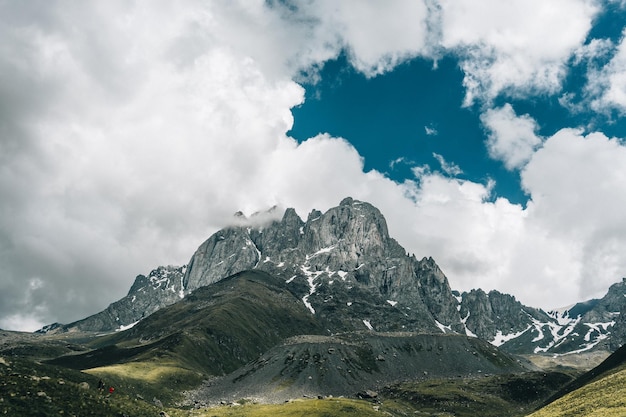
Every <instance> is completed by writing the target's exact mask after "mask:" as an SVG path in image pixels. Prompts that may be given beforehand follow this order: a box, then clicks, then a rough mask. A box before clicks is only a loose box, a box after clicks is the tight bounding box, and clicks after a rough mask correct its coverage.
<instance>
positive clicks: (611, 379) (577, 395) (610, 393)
mask: <svg viewBox="0 0 626 417" xmlns="http://www.w3.org/2000/svg"><path fill="white" fill-rule="evenodd" d="M530 416H532V417H564V416H596V417H623V416H626V369H621V370H619V371H617V372H615V373H613V374H610V375H608V376H605V377H603V378H601V379H599V380H597V381H595V382H592V383H590V384H587V385H585V386H584V387H582V388H579V389H577V390H576V391H573V392H570V393H569V394H567V395H565V396H564V397H561V398H559V399H558V400H556V401H554V402H553V403H551V404H549V405H547V406H546V407H544V408H542V409H541V410H539V411H537V412H535V413H533V414H531V415H530Z"/></svg>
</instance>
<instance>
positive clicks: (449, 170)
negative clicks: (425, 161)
mask: <svg viewBox="0 0 626 417" xmlns="http://www.w3.org/2000/svg"><path fill="white" fill-rule="evenodd" d="M433 157H434V158H435V159H436V160H437V162H439V166H441V170H442V171H443V172H444V173H445V174H446V175H449V176H451V177H456V176H457V175H460V174H462V173H463V170H462V169H461V168H460V167H459V166H458V165H457V164H455V163H454V162H448V161H446V160H445V158H444V157H443V156H442V155H439V154H438V153H435V152H433Z"/></svg>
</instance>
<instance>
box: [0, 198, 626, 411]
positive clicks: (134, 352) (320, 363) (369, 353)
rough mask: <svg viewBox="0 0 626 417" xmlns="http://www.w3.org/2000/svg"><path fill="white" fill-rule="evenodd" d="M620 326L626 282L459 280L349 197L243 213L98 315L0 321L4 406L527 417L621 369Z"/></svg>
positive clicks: (624, 335)
mask: <svg viewBox="0 0 626 417" xmlns="http://www.w3.org/2000/svg"><path fill="white" fill-rule="evenodd" d="M625 339H626V279H622V281H621V282H618V283H616V284H614V285H613V286H611V287H610V288H609V289H608V292H607V294H606V295H605V296H604V297H603V298H602V299H594V300H587V301H584V302H581V303H578V304H576V305H574V306H571V307H569V308H565V309H560V310H555V311H548V312H546V311H543V310H540V309H536V308H533V307H528V306H524V305H522V304H521V303H520V302H518V301H517V300H516V299H515V298H514V297H513V296H511V295H508V294H502V293H500V292H498V291H495V290H492V291H489V292H485V291H483V290H482V289H475V290H472V291H469V292H463V293H460V292H458V291H454V290H452V289H451V288H450V285H449V283H448V279H447V278H446V276H445V274H444V273H443V271H442V270H441V269H440V268H439V267H438V266H437V264H436V262H435V260H433V259H432V258H423V259H417V258H416V257H415V256H414V255H410V254H408V253H407V252H406V250H405V249H404V248H402V247H401V246H400V244H398V242H396V241H395V240H394V239H393V238H392V237H390V236H389V233H388V229H387V225H386V222H385V219H384V217H383V215H382V214H381V213H380V211H379V210H378V209H377V208H375V207H373V206H372V205H370V204H368V203H366V202H361V201H356V200H353V199H352V198H346V199H344V200H343V201H342V202H341V203H340V205H339V206H337V207H334V208H331V209H329V210H328V211H326V212H325V213H321V212H319V211H317V210H313V211H312V212H311V213H310V214H309V215H308V217H307V219H306V221H303V220H302V219H301V218H300V217H299V216H298V215H297V213H296V212H295V210H293V209H287V210H286V211H284V213H283V212H279V211H278V210H277V209H272V210H270V211H269V212H266V213H261V214H257V215H253V216H251V217H250V218H246V217H245V216H243V214H241V213H237V214H236V215H235V217H234V218H233V225H232V226H230V227H227V228H225V229H223V230H220V231H218V232H217V233H215V234H213V235H212V236H211V237H209V238H208V239H207V240H206V241H205V242H204V243H202V245H200V247H199V248H198V249H197V251H196V252H195V253H194V254H193V256H192V257H191V259H190V261H189V263H188V264H187V265H185V266H181V267H174V266H166V267H164V266H161V267H158V268H156V269H154V270H153V271H151V272H150V273H149V274H148V275H147V276H144V275H139V276H138V277H137V278H136V279H135V282H134V283H133V284H132V286H131V288H130V290H129V292H128V295H127V296H125V297H124V298H122V299H121V300H118V301H116V302H114V303H112V304H111V305H109V307H107V308H106V309H105V310H104V311H101V312H99V313H97V314H94V315H92V316H90V317H87V318H85V319H82V320H79V321H77V322H74V323H70V324H59V323H55V324H52V325H49V326H46V327H44V328H43V329H41V330H40V331H38V332H37V333H35V334H24V333H16V332H2V334H1V336H0V371H2V374H3V375H4V376H5V377H6V378H5V379H3V381H5V382H3V383H2V387H0V413H2V412H5V414H7V413H9V414H10V413H13V414H11V415H58V413H59V412H60V411H63V413H65V414H66V415H155V416H156V415H159V413H162V414H161V415H166V414H168V415H180V416H188V415H194V416H202V415H207V416H209V415H210V416H214V415H220V416H221V415H232V416H235V415H304V414H306V415H319V416H322V415H339V416H341V415H355V416H356V415H363V416H367V415H370V414H371V415H379V414H380V412H386V413H388V414H390V415H416V414H419V415H423V416H428V415H458V416H461V415H467V416H470V415H481V416H490V415H494V416H496V415H508V416H523V415H527V414H529V413H531V412H532V411H534V410H535V409H536V408H538V407H539V406H541V405H543V404H544V403H545V402H546V401H547V400H548V399H550V400H551V401H552V400H557V399H558V397H559V395H560V394H559V393H562V395H565V394H568V395H572V394H571V391H573V390H575V389H577V390H580V389H584V388H585V387H587V388H588V386H589V384H591V383H592V382H593V381H597V377H598V375H602V376H603V377H604V376H606V372H608V371H610V370H616V369H617V370H620V372H621V369H622V368H624V367H625V366H624V360H623V357H624V355H623V352H621V351H622V350H618V349H619V348H620V346H622V344H623V343H624V340H625ZM616 351H617V352H616ZM613 352H616V353H613ZM611 354H612V355H611ZM609 355H611V356H609ZM616 355H617V356H616ZM607 356H608V359H607V360H606V361H605V362H603V364H602V365H600V366H601V367H600V368H598V369H600V370H602V372H600V371H596V373H595V374H594V373H593V370H592V371H591V372H592V373H591V375H592V376H593V377H590V376H589V374H586V375H583V379H582V380H577V379H576V378H577V377H578V376H580V375H581V374H582V372H583V371H587V370H589V369H591V368H593V367H594V366H595V365H598V364H599V363H600V362H601V361H602V360H604V359H605V358H606V357H607ZM607 361H608V362H607ZM607 363H608V365H607ZM602 366H604V367H603V368H602ZM615 372H617V371H615ZM584 378H586V379H584ZM594 378H596V379H594ZM94 381H106V384H107V385H110V384H112V386H115V387H116V391H115V393H114V394H104V393H103V392H101V391H98V390H95V389H94V388H93V386H94V385H95V383H94ZM577 381H582V382H578V385H576V384H577ZM568 384H569V385H568ZM90 387H91V388H90ZM567 387H574V388H569V389H568V388H567ZM581 387H582V388H581ZM296 399H297V401H295V400H296ZM281 403H282V404H281ZM220 404H221V405H222V406H219V405H220ZM228 404H230V406H229V405H228ZM235 404H238V405H237V406H235ZM20 413H22V414H20ZM446 413H447V414H446ZM546 415H548V414H546ZM549 415H560V414H549ZM563 415H565V414H563ZM607 415H608V414H607Z"/></svg>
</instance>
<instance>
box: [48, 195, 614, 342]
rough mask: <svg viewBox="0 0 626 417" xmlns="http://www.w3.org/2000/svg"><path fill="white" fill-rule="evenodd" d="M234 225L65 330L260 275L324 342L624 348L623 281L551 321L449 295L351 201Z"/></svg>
mask: <svg viewBox="0 0 626 417" xmlns="http://www.w3.org/2000/svg"><path fill="white" fill-rule="evenodd" d="M235 218H236V221H234V224H233V225H231V226H229V227H226V228H224V229H222V230H219V231H217V232H216V233H214V234H213V235H212V236H210V237H209V238H208V239H207V240H206V241H205V242H203V243H202V244H201V245H200V247H199V248H198V249H197V250H196V252H195V253H194V254H193V256H192V257H191V259H190V261H189V264H188V265H187V266H186V267H172V266H169V267H159V268H156V269H155V270H153V271H151V272H150V273H149V274H148V275H147V276H144V275H139V276H138V277H137V278H136V280H135V282H134V283H133V285H132V287H131V288H130V291H129V293H128V295H127V296H126V297H125V298H123V299H122V300H119V301H117V302H115V303H113V304H111V305H110V306H109V307H108V308H107V309H106V310H104V311H103V312H101V313H98V314H96V315H94V316H91V317H89V318H87V319H84V320H81V321H79V322H76V323H73V324H71V325H68V326H65V327H63V328H64V329H73V328H78V329H80V330H91V331H112V330H118V329H123V328H126V327H128V326H130V325H132V324H134V323H135V322H137V321H139V320H141V319H142V318H144V317H146V315H148V314H151V313H152V312H154V311H156V310H158V309H160V308H162V307H163V306H166V305H169V304H172V303H175V302H177V301H179V300H180V299H181V298H184V297H185V296H186V295H188V294H190V293H191V292H193V291H194V290H197V289H199V288H201V287H205V286H208V285H211V284H213V283H216V282H218V281H221V280H223V279H224V278H227V277H229V276H232V275H234V274H237V273H240V272H242V271H246V270H259V271H264V272H267V273H269V274H270V275H271V276H273V277H276V278H277V279H282V280H283V281H284V282H285V283H286V284H287V285H288V288H289V289H290V291H292V293H293V294H294V295H295V296H297V297H298V298H299V299H300V301H301V302H302V304H303V305H304V306H305V307H306V308H307V309H308V311H309V312H310V313H311V314H314V315H316V316H317V317H318V318H319V319H321V320H322V321H323V322H324V323H325V326H326V327H325V328H326V329H327V330H328V331H330V332H342V331H351V330H355V329H356V330H375V331H398V330H401V331H428V332H444V333H461V334H466V335H469V336H477V337H480V338H482V339H485V340H487V341H489V342H491V343H492V344H494V345H497V346H501V347H503V348H505V349H508V350H510V351H516V352H524V353H530V352H535V353H541V352H554V353H565V352H571V351H580V350H589V349H593V348H601V347H605V348H608V349H615V348H616V347H618V346H619V345H620V344H621V343H622V341H623V340H626V315H625V314H626V279H624V280H623V281H622V282H620V283H617V284H615V285H613V286H612V287H611V288H610V289H609V292H608V293H607V295H606V296H605V297H604V298H602V299H601V300H590V301H588V302H585V303H579V304H578V305H576V306H574V307H572V308H571V309H569V310H566V311H560V312H559V313H558V314H556V313H550V314H547V313H545V312H543V311H541V310H537V309H534V308H531V307H527V306H524V305H522V304H521V303H520V302H519V301H517V300H516V299H515V298H514V297H513V296H510V295H507V294H502V293H500V292H498V291H490V292H489V293H486V292H485V291H483V290H481V289H477V290H471V291H469V292H465V293H463V294H459V293H456V296H455V295H453V293H452V291H451V289H450V285H449V282H448V279H447V278H446V276H445V274H444V272H443V271H442V270H441V269H440V268H439V266H438V265H437V263H436V262H435V260H434V259H433V258H431V257H424V258H422V259H421V260H418V259H417V258H416V257H415V256H414V255H411V256H409V255H408V254H407V253H406V251H405V250H404V248H402V246H400V244H398V242H396V241H395V240H394V239H393V238H391V237H390V236H389V230H388V227H387V222H386V220H385V218H384V216H383V215H382V213H381V212H380V211H379V210H378V209H377V208H376V207H374V206H372V205H371V204H369V203H366V202H362V201H358V200H355V199H353V198H350V197H347V198H345V199H343V200H342V201H341V203H340V204H339V205H338V206H336V207H332V208H330V209H328V210H327V211H326V212H324V213H322V212H321V211H319V210H312V211H311V212H310V213H309V215H308V216H307V219H306V221H303V220H302V219H301V218H300V217H299V216H298V214H297V213H296V211H295V210H294V209H293V208H288V209H286V210H285V211H284V212H282V213H281V212H280V210H279V209H278V208H276V207H273V208H272V209H270V210H268V211H267V212H260V213H255V214H253V215H251V216H250V217H249V218H245V216H244V215H243V213H241V212H238V214H236V216H235ZM58 329H59V328H58V327H55V331H57V330H58ZM611 334H612V335H613V336H611V337H609V335H611Z"/></svg>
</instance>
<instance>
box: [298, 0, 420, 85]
mask: <svg viewBox="0 0 626 417" xmlns="http://www.w3.org/2000/svg"><path fill="white" fill-rule="evenodd" d="M297 7H299V8H300V10H299V11H300V13H302V14H303V15H305V16H308V17H309V19H314V21H315V22H316V23H317V26H316V31H317V33H325V34H326V35H325V38H326V42H328V41H329V40H333V39H334V40H336V41H337V42H339V44H340V46H341V47H343V48H345V49H347V51H348V53H349V56H350V60H351V62H352V64H353V65H354V67H355V68H356V69H358V70H359V71H361V72H363V73H364V74H366V75H367V76H370V77H372V76H375V75H378V74H381V73H383V72H386V71H389V70H390V69H392V68H393V67H394V66H396V65H397V64H398V63H400V62H402V61H403V60H405V59H407V58H412V57H415V56H417V55H419V54H421V53H425V52H427V46H428V44H429V42H428V39H427V37H428V36H429V32H428V30H427V29H428V27H427V18H428V16H429V10H428V8H427V7H426V4H425V2H424V1H412V0H392V1H388V2H385V6H384V7H380V3H379V2H377V1H372V0H366V1H361V0H348V1H341V2H338V1H333V0H313V1H310V2H305V3H303V4H298V6H297Z"/></svg>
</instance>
